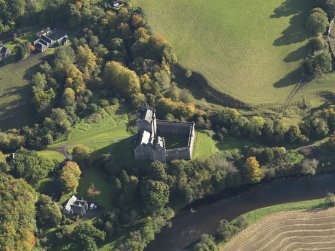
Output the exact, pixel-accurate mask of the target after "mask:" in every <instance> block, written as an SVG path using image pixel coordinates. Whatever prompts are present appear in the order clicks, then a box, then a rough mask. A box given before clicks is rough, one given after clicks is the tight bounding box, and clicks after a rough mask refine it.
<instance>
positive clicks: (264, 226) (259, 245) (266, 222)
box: [222, 208, 335, 251]
mask: <svg viewBox="0 0 335 251" xmlns="http://www.w3.org/2000/svg"><path fill="white" fill-rule="evenodd" d="M334 247H335V209H334V208H331V209H327V210H318V211H291V212H282V213H278V214H274V215H271V216H268V217H265V218H263V219H262V220H260V221H259V222H258V223H256V224H254V225H251V226H249V227H248V228H247V229H245V230H244V231H242V232H241V233H240V234H238V235H237V236H236V237H234V238H233V239H232V240H231V241H230V242H229V243H227V244H226V245H225V247H224V248H223V250H222V251H230V250H231V251H244V250H245V251H254V250H255V251H256V250H257V251H261V250H262V251H267V250H271V251H275V250H280V251H284V250H285V251H291V250H335V248H334Z"/></svg>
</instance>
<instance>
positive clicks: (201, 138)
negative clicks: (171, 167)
mask: <svg viewBox="0 0 335 251" xmlns="http://www.w3.org/2000/svg"><path fill="white" fill-rule="evenodd" d="M213 135H214V132H213V131H198V132H197V134H196V138H195V145H194V158H198V159H206V158H209V157H210V156H211V155H213V154H215V153H217V152H219V151H239V150H240V149H242V148H249V147H251V146H258V145H257V144H256V143H254V142H251V141H249V140H247V139H241V138H234V137H230V136H227V137H226V138H225V139H224V140H223V141H222V142H218V141H216V140H214V139H213Z"/></svg>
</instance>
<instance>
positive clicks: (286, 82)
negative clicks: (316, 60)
mask: <svg viewBox="0 0 335 251" xmlns="http://www.w3.org/2000/svg"><path fill="white" fill-rule="evenodd" d="M301 75H302V69H301V67H299V68H297V69H295V70H294V71H292V72H290V73H288V74H287V75H286V76H285V77H284V78H282V79H280V80H279V81H277V82H276V83H274V84H273V86H274V87H275V88H283V87H287V86H290V85H294V84H297V83H298V82H299V81H300V80H301Z"/></svg>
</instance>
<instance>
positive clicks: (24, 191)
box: [0, 173, 37, 251]
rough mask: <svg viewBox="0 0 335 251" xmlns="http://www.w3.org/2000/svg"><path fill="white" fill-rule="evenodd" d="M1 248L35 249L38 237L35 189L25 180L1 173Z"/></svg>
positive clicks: (28, 250)
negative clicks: (36, 233) (36, 235)
mask: <svg viewBox="0 0 335 251" xmlns="http://www.w3.org/2000/svg"><path fill="white" fill-rule="evenodd" d="M0 194H1V196H0V198H1V203H2V205H1V207H0V218H1V222H2V224H0V233H1V238H0V248H1V250H27V251H30V250H32V249H33V248H34V246H35V243H36V237H35V236H34V232H35V231H36V230H37V229H36V224H35V214H36V212H35V202H36V201H37V195H36V192H35V191H34V189H33V188H32V187H31V186H30V185H29V184H28V183H26V182H25V181H24V180H23V179H14V178H13V177H12V176H10V175H5V174H3V173H0Z"/></svg>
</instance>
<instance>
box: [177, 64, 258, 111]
mask: <svg viewBox="0 0 335 251" xmlns="http://www.w3.org/2000/svg"><path fill="white" fill-rule="evenodd" d="M185 72H186V69H185V68H184V67H183V66H181V65H177V66H176V67H175V69H174V73H175V77H176V80H177V83H178V86H179V87H181V88H187V89H188V90H190V91H191V93H192V95H193V96H194V97H195V98H196V99H202V98H205V99H206V100H207V101H209V102H211V103H216V104H219V105H223V106H228V107H233V108H242V109H246V110H252V109H253V107H252V106H251V105H249V104H247V103H245V102H243V101H241V100H239V99H236V98H234V97H232V96H230V95H227V94H225V93H223V92H220V91H218V90H216V89H215V88H214V87H212V86H211V85H210V83H209V82H208V80H207V79H206V78H205V77H204V76H203V75H202V74H200V73H198V72H192V76H191V77H189V78H187V77H186V76H185Z"/></svg>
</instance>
